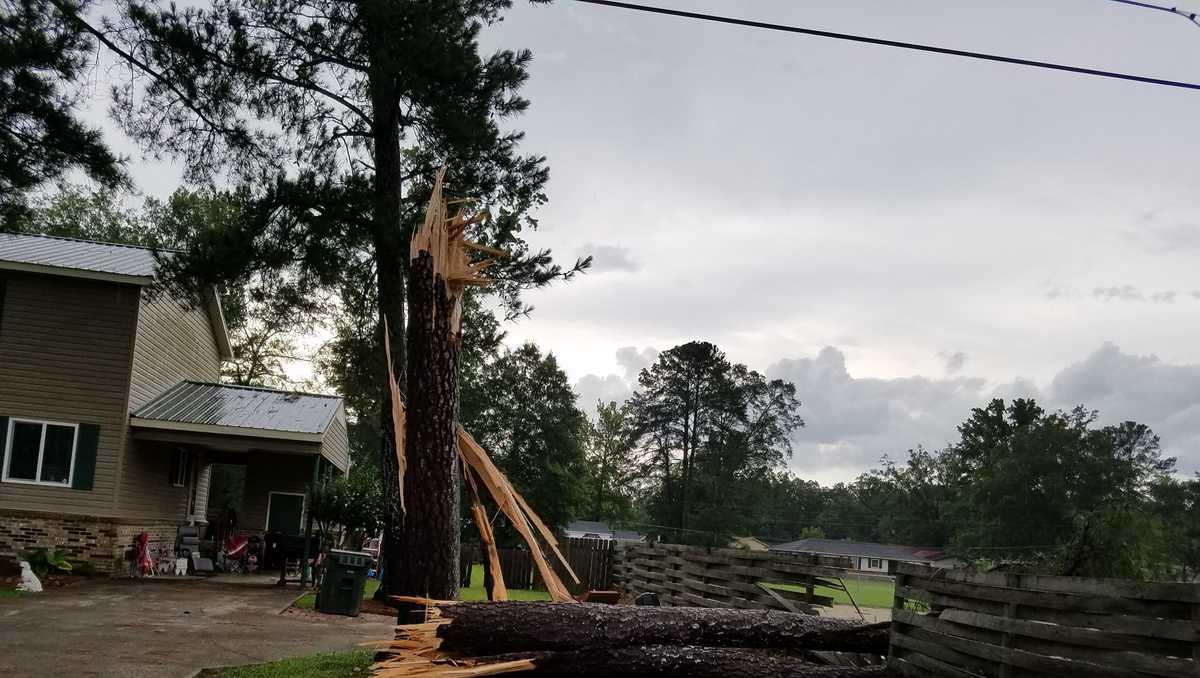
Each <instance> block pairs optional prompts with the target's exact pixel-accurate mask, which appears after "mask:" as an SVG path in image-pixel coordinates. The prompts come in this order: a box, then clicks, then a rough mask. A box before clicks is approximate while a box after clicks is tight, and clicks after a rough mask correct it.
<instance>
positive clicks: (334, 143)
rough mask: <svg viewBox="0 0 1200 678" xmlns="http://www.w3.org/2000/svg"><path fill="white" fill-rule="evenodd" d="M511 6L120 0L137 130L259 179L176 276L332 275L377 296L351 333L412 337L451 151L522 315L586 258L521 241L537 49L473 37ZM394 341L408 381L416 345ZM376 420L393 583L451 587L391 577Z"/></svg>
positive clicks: (128, 114)
mask: <svg viewBox="0 0 1200 678" xmlns="http://www.w3.org/2000/svg"><path fill="white" fill-rule="evenodd" d="M510 6H511V1H510V0H421V1H414V2H403V3H401V2H395V1H394V0H348V1H347V0H304V1H298V0H216V1H215V2H214V3H213V5H212V6H211V8H206V9H195V8H187V9H184V8H179V7H176V6H174V5H171V6H160V5H155V4H149V3H143V2H138V1H137V0H133V1H131V2H129V3H127V4H126V5H125V6H124V11H123V15H122V17H121V19H120V23H119V28H120V29H121V30H120V31H118V32H115V33H112V35H113V37H112V38H111V39H108V40H107V41H106V42H105V39H104V38H99V39H101V40H102V42H105V44H106V45H107V46H109V47H110V48H111V49H113V50H114V52H115V53H116V54H117V55H118V56H119V57H120V58H122V59H124V60H125V61H126V62H127V63H128V64H130V65H131V67H132V68H133V71H134V73H135V74H136V77H134V78H133V79H131V80H130V81H129V82H127V83H125V84H124V86H123V87H122V88H120V89H119V90H118V91H117V93H116V94H117V101H116V107H115V110H116V113H117V117H118V121H119V122H120V123H121V124H122V126H123V127H124V129H125V131H126V132H127V133H129V134H130V136H131V137H132V138H134V139H136V140H138V141H139V142H141V144H142V145H143V147H144V148H145V149H146V150H147V151H148V152H150V153H152V154H159V155H165V156H171V157H174V158H178V159H181V160H183V161H184V163H185V166H186V170H187V174H186V176H187V177H188V178H189V179H191V180H194V181H208V180H217V179H225V180H230V181H238V182H243V183H247V184H249V185H252V186H256V187H258V188H257V189H256V190H255V196H256V201H255V202H256V209H254V210H252V211H251V213H250V214H249V215H248V218H247V219H245V220H244V221H243V222H241V223H239V224H233V225H228V226H226V227H223V228H220V229H211V230H209V231H208V232H203V233H200V234H198V237H197V239H196V240H195V242H194V243H193V247H192V248H191V250H190V253H189V255H188V256H186V257H179V258H177V259H176V260H174V261H173V263H172V264H171V265H170V266H169V267H167V270H166V271H165V273H166V275H167V277H168V279H169V280H170V281H171V284H172V285H173V286H175V287H176V288H178V289H179V290H180V291H183V292H188V293H191V294H194V293H195V292H196V291H197V290H199V289H201V288H203V287H205V286H207V285H209V284H212V283H214V282H220V281H222V280H227V279H236V278H237V277H238V276H240V275H244V274H245V272H246V271H251V270H253V271H277V272H281V275H280V280H282V281H286V283H287V285H288V286H289V287H290V288H291V289H292V290H293V292H292V294H294V297H295V298H297V299H304V298H310V297H311V296H312V295H313V294H314V293H317V292H319V291H332V292H335V293H340V294H342V295H343V298H348V302H349V303H347V304H346V305H345V306H346V307H347V308H351V309H353V310H355V311H357V312H359V313H363V314H366V313H372V314H374V313H377V314H378V315H377V316H376V317H375V318H374V320H376V321H377V322H370V323H368V322H364V321H365V320H366V318H365V317H360V318H359V319H358V322H357V329H359V330H360V331H363V332H364V333H365V331H370V335H371V336H370V337H364V336H363V335H359V336H358V337H357V338H358V339H360V340H361V339H366V340H369V341H370V342H371V343H374V344H375V346H379V345H380V337H381V336H382V326H383V324H384V323H386V325H387V329H388V331H389V332H390V334H391V336H392V337H393V338H397V339H398V338H400V337H404V336H406V333H405V317H406V308H405V305H406V299H407V296H406V292H407V286H406V277H407V274H408V268H409V261H408V241H409V238H410V235H411V233H412V232H413V228H414V226H415V224H416V223H417V221H418V220H419V219H420V218H421V216H422V215H421V212H422V208H423V207H424V204H425V201H426V200H427V198H428V196H429V191H430V189H431V180H432V177H433V176H434V174H435V172H436V170H437V168H438V167H439V166H441V165H442V164H443V163H445V164H448V165H449V166H450V167H451V168H452V169H451V173H450V174H449V175H448V176H449V180H448V182H447V185H446V189H447V191H448V193H450V194H452V195H456V196H463V197H470V198H474V199H478V200H479V201H480V202H481V203H482V204H484V205H486V206H488V207H490V208H492V210H493V212H492V214H493V216H492V218H490V219H489V220H487V221H486V222H484V223H482V224H479V225H478V226H476V227H474V231H473V232H472V233H471V234H470V235H471V239H472V240H473V241H476V242H481V243H484V244H487V245H491V246H493V247H498V248H500V249H504V250H506V251H508V252H510V253H511V255H512V256H511V257H510V258H508V259H505V260H504V261H503V263H502V264H501V265H500V266H497V267H495V268H494V269H491V270H489V274H493V275H494V277H495V278H497V280H498V284H497V285H496V286H495V287H494V288H493V289H494V290H495V291H496V293H497V294H499V296H500V298H501V300H502V301H503V302H504V303H505V304H506V305H507V306H508V308H509V309H510V310H511V311H512V312H520V311H521V310H523V307H522V306H521V302H520V291H521V290H522V289H524V288H526V287H528V286H536V285H542V284H546V283H548V282H550V281H552V280H554V279H558V278H563V277H568V276H569V275H570V274H571V273H573V272H574V271H576V270H580V269H582V268H583V267H585V266H586V265H587V261H586V260H585V261H581V262H577V264H576V266H575V267H574V268H572V269H569V270H566V271H564V270H562V269H561V268H559V267H557V266H554V265H553V264H552V263H551V260H550V254H549V252H548V251H542V252H531V251H530V250H529V248H528V246H527V245H526V244H525V243H524V241H523V240H522V239H521V233H522V231H523V230H524V229H529V228H533V227H535V226H536V222H535V221H534V220H533V219H532V217H530V216H529V214H530V211H531V210H532V209H533V208H534V207H536V206H538V205H540V204H541V203H543V202H544V201H545V195H544V193H543V187H544V185H545V183H546V180H547V177H548V172H547V169H546V166H545V161H544V159H543V158H541V157H537V156H524V155H521V154H520V153H519V152H518V149H517V146H518V144H519V142H520V141H521V139H522V136H523V135H522V134H521V133H520V132H508V131H502V130H501V129H500V121H501V120H502V119H503V118H506V117H509V116H512V115H516V114H518V113H520V112H521V111H523V110H524V109H525V108H526V107H527V105H528V102H527V101H526V100H525V99H523V98H521V97H520V96H519V94H518V90H519V88H520V87H521V85H522V84H523V83H524V82H525V80H526V78H527V67H528V64H529V62H530V59H531V55H530V54H529V52H528V51H525V50H521V51H509V50H501V51H499V52H496V53H495V54H492V55H490V56H486V57H485V56H481V55H480V54H479V48H478V44H477V38H478V35H479V32H480V31H481V30H482V28H483V27H484V26H486V25H489V24H492V23H495V22H497V21H499V20H500V19H501V16H502V13H503V12H504V11H505V10H507V9H508V8H509V7H510ZM98 33H99V34H100V35H107V34H106V33H104V32H98ZM363 286H369V287H370V288H371V290H370V291H369V292H365V293H364V292H363V291H362V287H363ZM372 301H373V302H374V303H373V304H372V303H371V302H372ZM393 349H394V350H393V353H392V360H393V366H394V369H395V371H396V374H397V378H398V381H399V383H400V388H401V392H402V393H406V392H407V379H406V375H407V373H406V370H405V366H406V364H407V363H408V361H409V358H408V356H407V352H406V347H405V345H404V342H403V341H399V340H397V341H395V342H394V343H393ZM376 365H377V367H375V369H374V375H373V380H372V381H373V383H374V384H376V386H375V388H374V389H373V390H374V391H375V393H374V397H367V398H362V399H361V400H360V401H366V402H370V401H374V402H382V407H381V408H379V410H378V411H377V412H376V413H374V416H376V417H380V418H381V419H382V420H386V417H387V416H388V415H387V414H386V413H387V412H388V411H389V410H390V403H389V402H388V401H387V395H386V394H387V393H388V390H387V389H386V388H385V387H384V385H385V383H386V382H385V380H386V371H385V370H383V369H381V368H382V367H383V363H382V361H380V362H379V363H377V364H376ZM444 376H445V377H446V378H450V377H451V376H452V375H444ZM364 388H369V386H368V385H365V384H364ZM408 397H409V398H412V397H422V396H421V395H420V394H417V393H415V392H414V393H408ZM366 414H367V413H360V415H366ZM380 428H381V440H380V445H379V450H380V456H379V460H380V471H381V474H382V476H383V478H384V482H385V488H386V492H385V494H386V496H387V497H388V499H389V501H388V502H387V504H388V507H389V513H388V515H387V516H385V525H386V527H385V535H386V540H385V552H386V556H385V562H384V573H385V577H386V579H385V581H384V585H383V587H382V589H381V591H382V592H384V593H411V594H419V595H430V596H433V597H450V596H452V595H453V594H454V590H453V586H454V583H453V582H449V583H445V582H443V583H440V584H438V585H437V587H435V588H431V589H429V590H423V591H416V590H406V591H401V590H399V589H398V585H397V582H399V581H401V578H400V575H401V573H402V572H403V571H404V568H405V567H406V565H405V559H406V558H407V557H408V554H405V553H401V552H398V549H395V548H393V549H390V550H389V549H387V548H386V543H387V542H391V543H393V544H397V543H402V542H404V541H405V540H404V534H403V531H404V530H405V529H406V527H405V522H404V517H403V515H401V513H400V508H399V502H398V501H397V500H396V499H397V497H398V495H399V484H398V483H399V481H398V475H397V467H396V461H395V456H394V452H393V442H392V433H391V430H390V425H383V426H381V427H380ZM448 459H452V457H448ZM451 463H452V462H451ZM427 489H428V494H427V495H426V496H421V492H424V490H421V492H418V493H417V496H412V497H410V498H409V501H410V502H420V501H430V502H434V501H442V500H443V499H445V497H447V496H450V495H453V501H457V494H456V493H444V492H443V491H442V490H444V489H445V488H441V487H430V488H427ZM446 537H447V538H446V540H445V544H440V543H427V544H423V545H422V546H423V548H425V549H427V550H428V554H429V557H430V558H440V559H441V560H442V561H445V562H443V563H441V565H446V564H447V563H450V562H452V561H454V560H455V559H456V558H457V549H455V548H454V544H457V539H456V538H454V539H451V535H446ZM438 569H439V570H443V569H447V568H445V567H440V566H439V568H438ZM451 569H452V568H451Z"/></svg>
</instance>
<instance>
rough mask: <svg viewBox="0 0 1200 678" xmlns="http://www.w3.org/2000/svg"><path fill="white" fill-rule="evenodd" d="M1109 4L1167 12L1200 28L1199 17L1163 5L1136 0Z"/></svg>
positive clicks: (1116, 0) (1112, 0) (1115, 0)
mask: <svg viewBox="0 0 1200 678" xmlns="http://www.w3.org/2000/svg"><path fill="white" fill-rule="evenodd" d="M1108 1H1109V2H1119V3H1121V4H1122V5H1133V6H1134V7H1143V8H1145V9H1156V10H1158V11H1160V12H1167V13H1169V14H1174V15H1176V16H1181V17H1183V18H1184V19H1187V20H1188V21H1190V22H1192V23H1194V24H1196V25H1197V26H1200V15H1198V14H1197V13H1196V12H1186V11H1184V10H1182V9H1179V8H1178V7H1166V6H1164V5H1155V4H1151V3H1149V2H1138V0H1108Z"/></svg>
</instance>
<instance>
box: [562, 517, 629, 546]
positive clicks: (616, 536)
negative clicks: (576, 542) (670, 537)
mask: <svg viewBox="0 0 1200 678" xmlns="http://www.w3.org/2000/svg"><path fill="white" fill-rule="evenodd" d="M566 533H567V538H568V539H602V540H604V541H617V542H638V541H645V540H646V538H645V537H644V536H642V535H641V534H639V533H637V532H634V531H633V530H614V529H613V528H611V527H609V525H608V523H605V522H601V521H598V520H575V521H572V522H570V523H568V524H567V529H566Z"/></svg>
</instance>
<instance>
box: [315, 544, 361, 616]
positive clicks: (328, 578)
mask: <svg viewBox="0 0 1200 678" xmlns="http://www.w3.org/2000/svg"><path fill="white" fill-rule="evenodd" d="M369 569H371V554H370V553H364V552H360V551H340V550H338V549H333V550H331V551H330V552H329V559H328V560H327V561H326V565H325V576H324V578H322V579H321V588H320V589H319V590H318V591H317V605H316V608H317V611H318V612H324V613H325V614H344V615H348V616H350V617H357V616H358V610H359V608H360V607H362V597H363V587H365V586H366V585H367V570H369Z"/></svg>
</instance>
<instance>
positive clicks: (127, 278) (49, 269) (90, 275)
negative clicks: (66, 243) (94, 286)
mask: <svg viewBox="0 0 1200 678" xmlns="http://www.w3.org/2000/svg"><path fill="white" fill-rule="evenodd" d="M0 270H4V271H20V272H22V273H43V274H46V275H57V276H63V277H65V278H83V279H84V280H99V281H102V282H113V283H124V284H127V285H137V286H139V287H147V286H149V285H151V284H153V283H154V279H153V278H150V277H147V276H140V275H121V274H120V273H104V272H102V271H85V270H82V269H78V268H63V267H62V266H47V265H46V264H26V263H22V262H17V261H0Z"/></svg>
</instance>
